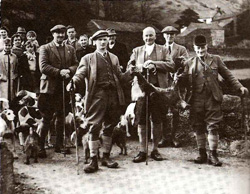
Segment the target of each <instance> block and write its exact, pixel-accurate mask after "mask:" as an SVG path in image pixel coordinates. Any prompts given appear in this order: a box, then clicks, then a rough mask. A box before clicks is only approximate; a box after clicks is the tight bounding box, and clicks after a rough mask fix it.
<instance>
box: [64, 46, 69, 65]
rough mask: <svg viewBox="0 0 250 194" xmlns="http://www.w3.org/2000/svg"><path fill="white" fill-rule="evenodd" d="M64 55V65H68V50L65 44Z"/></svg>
mask: <svg viewBox="0 0 250 194" xmlns="http://www.w3.org/2000/svg"><path fill="white" fill-rule="evenodd" d="M64 53H65V61H66V64H69V63H68V60H69V55H70V50H69V48H68V46H67V45H66V44H65V46H64Z"/></svg>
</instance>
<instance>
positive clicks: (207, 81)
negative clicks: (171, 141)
mask: <svg viewBox="0 0 250 194" xmlns="http://www.w3.org/2000/svg"><path fill="white" fill-rule="evenodd" d="M194 50H195V52H196V56H195V57H192V58H190V59H188V60H187V61H186V62H185V70H184V77H185V78H186V79H184V83H187V89H188V90H187V91H188V92H187V96H186V100H187V102H188V103H190V104H191V109H190V119H191V125H192V128H193V129H194V131H195V134H196V142H197V146H198V149H199V157H198V158H197V159H195V160H194V162H195V163H198V164H203V163H207V162H209V164H212V165H214V166H221V165H222V163H221V162H220V161H219V159H218V156H217V152H216V150H217V146H218V141H219V135H218V132H219V130H220V122H221V120H222V111H221V103H222V99H223V93H222V90H221V88H220V86H219V81H218V75H221V76H222V77H223V78H224V79H225V80H226V81H227V82H228V83H229V84H230V85H231V87H232V88H234V89H235V90H238V91H239V93H241V95H247V94H248V89H247V88H245V87H243V86H242V84H241V83H240V82H239V81H238V80H237V79H235V77H234V76H233V75H232V73H231V72H230V71H229V69H228V68H227V67H226V65H225V64H224V63H223V61H222V60H221V58H220V57H219V56H218V55H212V54H209V53H208V52H207V40H206V37H205V36H203V35H198V36H196V37H195V38H194ZM206 133H208V135H207V136H206ZM207 140H208V145H209V156H207V152H206V141H207Z"/></svg>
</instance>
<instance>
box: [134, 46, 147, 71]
mask: <svg viewBox="0 0 250 194" xmlns="http://www.w3.org/2000/svg"><path fill="white" fill-rule="evenodd" d="M145 51H146V46H145V45H144V46H142V47H141V51H140V52H139V54H138V63H137V64H136V66H137V67H138V68H139V70H142V66H143V64H144V62H145Z"/></svg>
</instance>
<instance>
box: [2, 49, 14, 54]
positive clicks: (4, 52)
mask: <svg viewBox="0 0 250 194" xmlns="http://www.w3.org/2000/svg"><path fill="white" fill-rule="evenodd" d="M3 54H4V55H8V54H9V55H12V52H11V51H10V52H9V53H7V52H6V51H5V50H3Z"/></svg>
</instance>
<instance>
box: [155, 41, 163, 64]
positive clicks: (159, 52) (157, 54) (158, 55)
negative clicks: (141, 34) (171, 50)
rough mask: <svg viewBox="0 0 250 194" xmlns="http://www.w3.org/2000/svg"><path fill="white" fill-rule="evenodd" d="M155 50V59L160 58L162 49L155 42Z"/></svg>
mask: <svg viewBox="0 0 250 194" xmlns="http://www.w3.org/2000/svg"><path fill="white" fill-rule="evenodd" d="M155 51H156V59H157V60H160V59H161V55H162V49H161V48H160V47H159V45H158V44H155Z"/></svg>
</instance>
